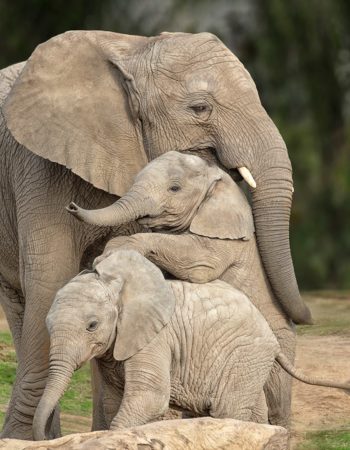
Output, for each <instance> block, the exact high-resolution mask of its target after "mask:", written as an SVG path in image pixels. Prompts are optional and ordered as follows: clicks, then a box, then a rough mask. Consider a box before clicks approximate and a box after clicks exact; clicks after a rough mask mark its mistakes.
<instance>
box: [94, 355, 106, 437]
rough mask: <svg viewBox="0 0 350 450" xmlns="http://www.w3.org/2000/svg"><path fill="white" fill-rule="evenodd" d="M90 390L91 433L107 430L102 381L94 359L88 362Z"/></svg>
mask: <svg viewBox="0 0 350 450" xmlns="http://www.w3.org/2000/svg"><path fill="white" fill-rule="evenodd" d="M90 370H91V388H92V426H91V431H98V430H107V424H106V418H105V414H104V410H103V391H104V386H103V383H104V380H103V377H102V375H101V374H100V371H99V367H98V363H97V361H96V360H95V359H92V360H91V361H90Z"/></svg>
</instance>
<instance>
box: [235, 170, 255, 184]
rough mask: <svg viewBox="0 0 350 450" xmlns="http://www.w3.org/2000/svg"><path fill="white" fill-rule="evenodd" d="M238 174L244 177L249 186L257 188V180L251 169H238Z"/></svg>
mask: <svg viewBox="0 0 350 450" xmlns="http://www.w3.org/2000/svg"><path fill="white" fill-rule="evenodd" d="M238 172H239V173H240V174H241V175H242V178H243V179H244V180H245V181H246V182H247V183H248V184H249V186H251V187H252V188H254V189H255V188H256V183H255V180H254V178H253V175H252V174H251V173H250V171H249V169H247V168H246V167H238Z"/></svg>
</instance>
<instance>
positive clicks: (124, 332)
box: [95, 250, 175, 361]
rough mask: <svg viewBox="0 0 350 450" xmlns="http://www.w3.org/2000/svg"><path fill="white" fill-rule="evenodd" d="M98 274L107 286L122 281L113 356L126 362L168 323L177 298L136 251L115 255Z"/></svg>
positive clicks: (99, 267) (111, 256)
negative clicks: (118, 279) (116, 280)
mask: <svg viewBox="0 0 350 450" xmlns="http://www.w3.org/2000/svg"><path fill="white" fill-rule="evenodd" d="M95 270H96V271H97V273H98V274H99V275H100V277H101V279H103V280H105V281H106V282H107V283H109V282H111V281H112V280H113V279H116V278H121V279H122V280H123V288H122V291H121V294H120V298H119V300H118V302H117V307H118V320H117V333H116V341H115V347H114V352H113V355H114V358H115V359H116V360H117V361H124V360H126V359H128V358H130V357H131V356H133V355H135V354H136V353H137V352H139V351H140V350H142V349H143V347H145V346H146V345H147V344H149V343H150V342H151V341H152V339H154V338H155V336H156V335H157V334H158V333H159V332H160V331H161V330H162V328H163V327H164V326H165V325H166V324H167V323H168V322H169V320H170V318H171V316H172V314H173V312H174V308H175V296H174V293H173V291H172V289H171V287H170V284H169V283H168V282H167V281H166V280H165V279H164V277H163V274H162V272H161V271H160V269H158V267H156V266H155V265H154V264H153V263H151V262H150V261H148V260H147V259H146V258H144V257H143V256H142V255H140V254H139V253H138V252H136V251H134V250H120V251H115V252H113V253H112V254H111V255H110V256H108V257H107V258H106V259H104V260H103V261H101V262H100V263H99V264H97V266H96V267H95Z"/></svg>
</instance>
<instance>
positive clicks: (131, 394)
mask: <svg viewBox="0 0 350 450" xmlns="http://www.w3.org/2000/svg"><path fill="white" fill-rule="evenodd" d="M158 336H159V335H158ZM158 336H157V337H156V338H155V339H154V340H153V341H152V342H151V344H149V345H147V346H146V348H144V349H143V350H141V351H140V352H138V353H137V354H136V355H134V356H132V357H131V358H129V359H128V360H126V361H125V363H124V370H125V387H124V395H123V398H122V402H121V405H120V408H119V411H118V413H117V414H116V416H115V417H114V418H113V420H112V422H111V426H110V429H111V430H114V429H117V428H128V427H132V426H138V425H143V424H145V423H148V422H151V421H152V420H155V419H157V418H159V417H160V416H161V415H162V414H164V413H165V411H166V410H167V409H168V408H169V401H170V361H171V355H170V350H169V349H164V348H162V345H161V344H160V343H159V339H158Z"/></svg>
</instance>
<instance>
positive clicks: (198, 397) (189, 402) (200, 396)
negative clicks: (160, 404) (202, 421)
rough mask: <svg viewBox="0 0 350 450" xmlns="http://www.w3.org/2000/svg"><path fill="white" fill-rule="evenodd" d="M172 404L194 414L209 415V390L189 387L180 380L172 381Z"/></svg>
mask: <svg viewBox="0 0 350 450" xmlns="http://www.w3.org/2000/svg"><path fill="white" fill-rule="evenodd" d="M170 406H175V407H177V408H179V409H180V410H182V411H183V412H190V413H191V415H193V416H207V415H209V407H210V398H209V395H208V392H205V390H203V391H202V390H201V389H198V388H195V389H193V390H192V389H189V388H188V387H186V386H185V385H184V384H183V383H181V381H180V380H178V379H174V380H172V381H171V391H170Z"/></svg>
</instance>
